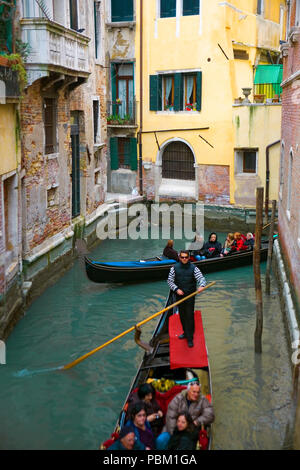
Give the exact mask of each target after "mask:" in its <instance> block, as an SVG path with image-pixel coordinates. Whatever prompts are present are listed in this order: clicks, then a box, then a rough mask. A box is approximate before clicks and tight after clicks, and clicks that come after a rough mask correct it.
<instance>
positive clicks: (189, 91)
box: [186, 77, 194, 103]
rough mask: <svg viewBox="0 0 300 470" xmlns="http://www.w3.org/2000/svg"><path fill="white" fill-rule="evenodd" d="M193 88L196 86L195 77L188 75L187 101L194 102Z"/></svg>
mask: <svg viewBox="0 0 300 470" xmlns="http://www.w3.org/2000/svg"><path fill="white" fill-rule="evenodd" d="M193 88H194V77H186V102H187V103H192V101H193V96H192V100H191V101H190V98H191V95H192V93H193Z"/></svg>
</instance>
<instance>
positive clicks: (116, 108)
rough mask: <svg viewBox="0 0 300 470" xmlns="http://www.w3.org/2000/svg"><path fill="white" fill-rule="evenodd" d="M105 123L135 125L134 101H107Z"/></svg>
mask: <svg viewBox="0 0 300 470" xmlns="http://www.w3.org/2000/svg"><path fill="white" fill-rule="evenodd" d="M107 124H108V125H115V126H126V125H131V126H132V125H136V101H135V100H127V101H122V100H116V101H108V102H107Z"/></svg>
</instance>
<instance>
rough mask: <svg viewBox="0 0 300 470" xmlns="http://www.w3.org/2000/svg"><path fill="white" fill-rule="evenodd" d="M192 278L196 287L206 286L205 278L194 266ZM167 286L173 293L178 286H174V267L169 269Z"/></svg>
mask: <svg viewBox="0 0 300 470" xmlns="http://www.w3.org/2000/svg"><path fill="white" fill-rule="evenodd" d="M194 276H195V279H196V282H197V285H198V287H205V286H206V280H205V277H204V276H203V274H202V272H201V271H200V269H199V268H197V267H196V266H195V269H194ZM167 282H168V285H169V287H170V289H171V290H172V291H174V292H176V291H177V289H178V286H176V284H175V269H174V266H172V268H171V269H170V272H169V276H168V281H167Z"/></svg>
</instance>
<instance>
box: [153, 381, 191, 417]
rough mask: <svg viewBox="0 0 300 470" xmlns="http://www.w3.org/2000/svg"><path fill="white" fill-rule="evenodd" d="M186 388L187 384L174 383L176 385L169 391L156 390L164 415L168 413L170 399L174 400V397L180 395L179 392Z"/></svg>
mask: <svg viewBox="0 0 300 470" xmlns="http://www.w3.org/2000/svg"><path fill="white" fill-rule="evenodd" d="M185 389H186V386H185V385H174V387H172V388H170V390H168V391H167V392H164V393H162V392H158V391H156V394H155V398H156V400H157V403H158V404H159V406H160V408H161V410H162V412H163V414H164V415H166V413H167V410H168V405H169V403H170V401H172V400H173V398H174V397H175V396H176V395H178V393H180V392H181V391H182V390H185Z"/></svg>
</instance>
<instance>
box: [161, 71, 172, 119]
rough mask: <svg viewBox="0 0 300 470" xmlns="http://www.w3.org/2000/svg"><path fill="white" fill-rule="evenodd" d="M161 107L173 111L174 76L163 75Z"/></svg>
mask: <svg viewBox="0 0 300 470" xmlns="http://www.w3.org/2000/svg"><path fill="white" fill-rule="evenodd" d="M163 109H164V110H165V111H167V110H169V111H174V76H173V75H170V76H168V75H167V76H164V77H163Z"/></svg>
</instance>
